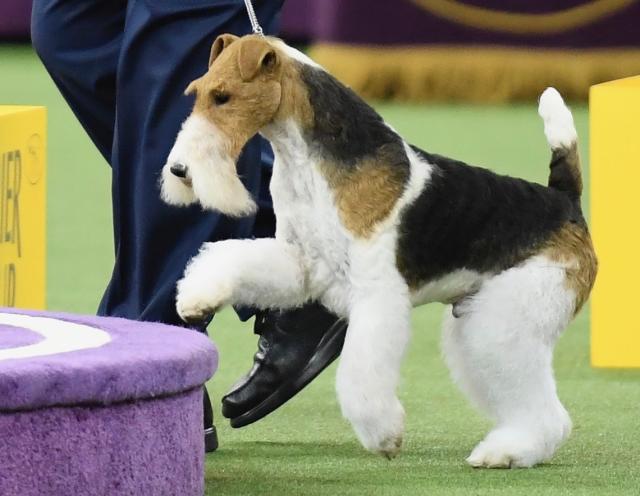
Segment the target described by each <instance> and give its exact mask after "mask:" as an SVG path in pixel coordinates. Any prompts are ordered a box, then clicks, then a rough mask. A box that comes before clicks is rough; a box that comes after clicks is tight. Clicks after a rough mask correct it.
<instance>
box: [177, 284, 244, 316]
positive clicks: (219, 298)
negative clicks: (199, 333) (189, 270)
mask: <svg viewBox="0 0 640 496" xmlns="http://www.w3.org/2000/svg"><path fill="white" fill-rule="evenodd" d="M231 294H232V290H231V287H230V285H228V284H224V283H220V284H215V285H212V284H211V281H210V280H209V281H200V280H199V279H198V278H193V277H190V278H184V279H182V280H181V281H179V282H178V292H177V296H176V310H177V312H178V315H179V316H180V318H181V319H182V320H184V321H185V322H187V323H188V324H197V323H200V322H202V321H204V320H205V319H207V318H208V317H209V316H210V315H211V314H213V313H215V312H216V311H217V310H218V309H220V308H221V307H223V306H224V305H226V304H227V303H228V302H229V299H230V298H231Z"/></svg>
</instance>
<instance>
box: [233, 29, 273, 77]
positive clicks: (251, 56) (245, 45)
mask: <svg viewBox="0 0 640 496" xmlns="http://www.w3.org/2000/svg"><path fill="white" fill-rule="evenodd" d="M278 62H279V61H278V55H277V53H276V51H275V49H274V48H273V47H272V46H271V45H270V44H269V42H268V41H266V40H264V39H261V38H249V39H247V40H244V41H243V42H242V45H240V50H239V51H238V67H239V68H240V77H241V78H242V80H243V81H245V82H246V81H251V80H252V79H253V78H255V77H256V76H257V75H258V73H259V72H262V71H268V70H271V69H273V68H274V67H276V66H277V65H278Z"/></svg>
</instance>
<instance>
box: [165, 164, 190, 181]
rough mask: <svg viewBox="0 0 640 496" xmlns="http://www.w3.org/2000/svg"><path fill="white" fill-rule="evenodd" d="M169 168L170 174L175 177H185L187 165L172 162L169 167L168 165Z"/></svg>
mask: <svg viewBox="0 0 640 496" xmlns="http://www.w3.org/2000/svg"><path fill="white" fill-rule="evenodd" d="M169 170H170V171H171V174H173V175H174V176H176V177H179V178H180V179H186V177H187V166H186V165H183V164H173V165H172V166H171V167H169Z"/></svg>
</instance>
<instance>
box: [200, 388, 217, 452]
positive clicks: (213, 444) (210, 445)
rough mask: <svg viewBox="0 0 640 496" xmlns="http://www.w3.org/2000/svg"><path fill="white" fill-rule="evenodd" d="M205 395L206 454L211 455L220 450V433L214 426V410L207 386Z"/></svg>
mask: <svg viewBox="0 0 640 496" xmlns="http://www.w3.org/2000/svg"><path fill="white" fill-rule="evenodd" d="M203 389H204V394H203V398H202V399H203V400H204V452H205V453H211V452H213V451H215V450H217V449H218V432H217V431H216V426H215V425H213V408H211V400H210V399H209V392H208V391H207V386H203Z"/></svg>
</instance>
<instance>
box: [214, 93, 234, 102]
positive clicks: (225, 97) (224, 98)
mask: <svg viewBox="0 0 640 496" xmlns="http://www.w3.org/2000/svg"><path fill="white" fill-rule="evenodd" d="M230 98H231V95H229V93H225V92H223V91H215V92H214V93H213V103H215V104H216V105H224V104H225V103H227V102H228V101H229V99H230Z"/></svg>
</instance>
